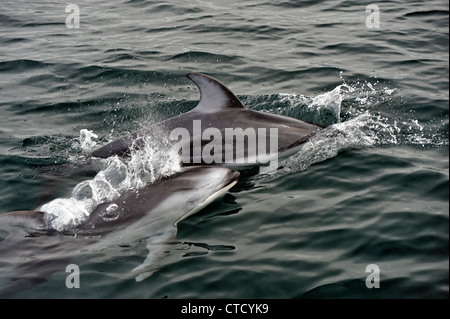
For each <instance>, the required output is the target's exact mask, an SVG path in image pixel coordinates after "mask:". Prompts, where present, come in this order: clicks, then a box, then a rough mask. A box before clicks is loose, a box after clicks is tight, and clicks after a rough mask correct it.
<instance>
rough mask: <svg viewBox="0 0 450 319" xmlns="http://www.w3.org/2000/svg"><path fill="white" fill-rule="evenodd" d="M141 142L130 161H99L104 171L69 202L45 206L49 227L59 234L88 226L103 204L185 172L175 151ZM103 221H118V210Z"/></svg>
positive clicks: (61, 200)
mask: <svg viewBox="0 0 450 319" xmlns="http://www.w3.org/2000/svg"><path fill="white" fill-rule="evenodd" d="M91 133H92V132H91ZM92 134H93V133H92ZM93 135H95V134H93ZM141 142H143V144H142V145H143V146H142V145H141V147H139V148H136V149H134V150H132V154H131V157H130V158H129V159H123V158H119V157H117V156H113V157H109V158H107V159H101V160H99V161H100V164H102V166H103V169H101V170H100V171H99V172H98V173H97V175H96V176H95V177H94V178H93V179H91V180H86V181H83V182H81V183H79V184H78V185H76V186H75V187H74V189H73V191H72V194H71V196H70V197H69V198H57V199H55V200H53V201H51V202H49V203H47V204H44V205H43V206H42V207H41V208H40V211H43V212H44V213H45V214H44V220H45V223H46V225H47V227H48V228H49V229H54V230H56V231H65V230H69V229H73V228H74V227H76V226H79V225H81V224H83V223H84V222H86V221H87V219H88V218H89V215H90V213H91V212H92V211H93V210H94V209H95V208H96V207H97V206H98V205H99V204H102V203H105V202H109V201H113V200H114V199H116V198H118V197H120V196H121V195H122V194H123V193H124V192H126V191H128V190H131V189H139V188H142V187H144V186H146V185H148V184H150V183H153V182H155V181H156V180H158V179H160V178H162V177H165V176H170V175H172V174H174V173H176V172H178V171H179V170H180V169H181V166H180V163H181V162H180V157H179V155H178V153H176V152H174V151H172V148H170V147H165V146H164V145H163V144H161V143H158V144H156V143H152V142H151V141H150V139H148V140H147V139H146V138H143V139H142V140H141ZM102 217H104V218H106V219H113V218H115V217H116V216H115V215H114V207H111V209H110V215H108V216H102Z"/></svg>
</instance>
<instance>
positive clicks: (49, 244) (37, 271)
mask: <svg viewBox="0 0 450 319" xmlns="http://www.w3.org/2000/svg"><path fill="white" fill-rule="evenodd" d="M238 178H239V173H238V172H236V171H233V170H230V169H228V168H226V167H214V166H206V167H205V166H192V167H185V168H183V169H182V170H181V171H180V172H179V173H177V174H175V175H173V176H171V177H168V178H164V179H161V180H158V181H156V182H155V183H153V184H150V185H148V186H146V187H144V188H141V189H137V190H130V191H128V192H126V193H124V194H123V195H122V196H120V197H119V198H117V199H115V200H114V201H111V202H106V203H102V204H99V205H98V206H97V207H96V208H95V209H94V210H93V212H92V213H91V214H90V215H89V219H88V220H87V221H86V222H85V223H83V224H81V225H79V226H77V227H75V228H73V229H65V230H64V231H62V232H60V231H55V230H54V229H52V227H49V221H48V220H47V219H46V214H45V213H44V212H40V211H20V212H11V213H3V214H0V296H1V295H8V294H10V293H12V292H15V291H17V290H22V289H25V288H28V287H30V286H33V285H34V284H36V283H40V282H42V281H45V278H46V277H48V276H50V275H51V274H54V273H58V272H59V273H61V272H62V273H64V272H65V269H66V266H67V265H68V264H70V263H71V262H73V259H74V258H76V257H77V256H79V255H80V254H82V253H83V254H86V253H89V252H90V251H91V252H96V251H102V250H104V249H107V248H108V247H115V248H118V247H121V246H122V245H124V244H125V245H128V244H130V243H132V242H137V241H139V240H142V239H147V248H148V250H149V253H148V256H147V258H146V259H145V261H144V262H143V264H142V265H140V266H138V267H136V268H135V269H134V270H133V271H132V275H133V277H135V278H136V280H138V281H140V280H143V279H145V278H147V277H148V276H150V275H151V274H152V273H153V272H155V271H156V270H157V269H158V262H159V261H161V260H162V258H163V257H164V255H167V254H164V252H165V251H167V250H168V249H167V248H168V247H167V245H169V244H170V242H173V241H174V239H175V236H176V234H177V223H178V222H179V221H181V220H183V219H185V218H186V217H188V216H190V215H192V214H194V213H196V212H198V211H199V210H201V209H202V208H203V207H205V206H206V205H208V204H209V203H211V202H212V201H213V200H215V199H217V198H218V197H220V196H222V195H223V194H224V193H225V192H227V191H228V190H229V189H230V188H231V187H232V186H233V185H235V184H236V183H237V180H238ZM62 285H64V283H62Z"/></svg>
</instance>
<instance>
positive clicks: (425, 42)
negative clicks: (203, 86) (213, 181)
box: [0, 0, 449, 298]
mask: <svg viewBox="0 0 450 319" xmlns="http://www.w3.org/2000/svg"><path fill="white" fill-rule="evenodd" d="M367 4H369V2H367V3H360V2H356V1H326V2H316V1H294V0H291V1H279V2H275V3H273V2H264V1H260V0H254V1H246V2H242V1H229V2H226V3H225V2H224V3H219V2H206V1H190V2H186V1H170V2H167V3H161V2H153V1H117V2H114V3H112V2H111V1H96V2H89V1H77V5H78V6H79V9H80V28H78V29H75V28H74V29H70V28H67V26H66V18H67V16H68V15H69V13H66V12H65V9H66V6H67V3H61V2H56V1H40V2H39V3H31V2H28V1H15V2H12V3H7V4H2V12H1V13H0V43H1V48H2V49H1V50H0V108H1V111H2V113H1V114H2V115H1V116H0V186H1V187H0V189H1V191H0V212H1V213H3V212H8V211H14V210H31V209H34V208H35V207H36V204H37V202H38V200H39V197H40V191H41V179H40V173H39V170H37V169H36V168H37V167H39V166H42V165H50V164H60V163H66V162H72V163H73V162H79V161H83V158H84V156H85V154H86V151H88V150H90V149H91V148H95V147H98V146H101V145H104V144H106V143H107V142H109V141H112V140H114V139H116V138H118V137H120V136H123V135H125V134H127V133H129V132H132V131H134V130H136V129H139V128H141V127H145V126H147V125H149V124H150V123H156V122H158V121H161V120H163V119H166V118H170V117H172V116H175V115H178V114H180V113H182V112H185V111H188V110H189V109H191V108H193V107H194V106H195V105H196V103H197V101H198V98H199V93H198V90H197V88H196V87H195V85H194V84H193V83H192V82H190V81H189V80H188V79H187V78H186V77H185V74H186V73H189V72H193V71H194V72H203V73H207V74H209V75H212V76H214V77H216V78H218V79H219V80H220V81H222V82H223V83H225V84H226V85H227V86H228V87H229V88H230V89H231V90H232V91H233V92H234V93H236V94H237V95H238V96H239V98H240V99H241V100H242V101H243V102H244V104H246V105H247V106H248V107H249V108H252V109H255V110H260V111H264V112H270V113H276V114H283V115H287V116H291V117H294V118H298V119H302V120H306V121H311V122H316V123H320V124H323V125H330V127H329V130H327V132H332V133H328V134H323V135H320V136H318V137H317V138H315V139H314V140H312V141H310V142H309V143H307V144H306V145H305V148H303V150H302V151H301V152H300V153H298V154H295V155H293V156H292V157H290V158H288V159H287V160H286V161H285V162H283V167H282V169H280V170H279V171H278V172H276V173H275V174H269V175H258V176H244V177H243V178H242V179H241V181H240V182H239V184H238V185H237V186H235V187H234V188H233V189H232V190H231V191H230V192H229V193H228V194H227V195H225V197H224V198H223V199H221V200H218V201H215V202H214V203H213V204H211V205H210V206H208V207H207V208H205V209H204V210H202V211H201V212H200V213H198V214H197V215H194V216H191V217H190V218H188V219H186V220H184V221H182V222H181V223H180V224H179V225H178V236H177V242H176V244H175V246H174V247H173V249H172V250H171V251H170V258H169V259H168V260H167V261H166V262H165V263H164V265H163V267H162V268H161V269H160V270H159V271H158V272H157V273H155V274H154V275H153V276H152V277H150V278H148V279H146V280H144V281H143V282H140V283H137V282H136V281H135V280H134V279H133V278H129V276H126V274H127V273H129V271H130V270H131V269H133V268H134V267H136V266H137V265H139V264H140V263H141V262H142V260H143V259H144V258H145V257H146V249H145V239H143V240H142V241H139V242H132V243H129V244H128V245H125V246H123V245H122V246H119V247H109V248H108V249H104V250H100V251H96V252H94V253H92V252H84V251H83V252H80V253H79V254H75V253H74V251H70V252H67V251H64V250H63V249H61V250H62V251H61V255H64V256H65V255H72V254H75V255H77V259H76V260H75V261H76V263H77V264H78V265H79V266H80V272H81V288H80V289H68V288H66V285H65V279H66V277H67V273H66V272H65V269H64V268H62V269H61V270H60V271H56V270H55V272H54V273H53V274H52V275H49V277H48V280H47V281H45V282H42V283H39V284H37V285H35V286H33V287H31V288H29V289H27V290H24V291H19V292H16V293H14V294H11V295H7V297H26V298H48V297H58V298H60V297H88V298H89V297H90V298H94V297H101V298H103V297H106V298H110V297H127V298H143V297H144V298H165V297H166V298H189V297H192V298H222V297H228V298H305V297H306V298H308V297H312V298H432V297H447V298H448V290H449V289H448V278H449V276H448V267H449V263H448V260H449V259H448V239H449V238H448V233H449V227H448V216H449V204H448V199H449V197H448V195H449V188H448V180H449V179H448V169H449V167H448V151H449V149H448V145H449V143H448V141H449V135H448V116H449V104H448V88H449V87H448V61H449V56H448V52H449V46H448V27H449V23H448V9H449V4H448V1H426V2H424V1H413V2H411V1H400V2H382V3H379V4H378V5H379V9H380V27H379V28H373V29H370V28H367V27H366V18H367V16H368V15H369V13H366V6H367ZM333 110H340V112H339V114H336V113H334V111H333ZM338 118H339V120H337V119H338ZM86 130H88V131H90V132H92V134H95V135H97V136H98V138H94V136H93V135H89V136H90V137H92V138H91V139H89V136H88V137H86V135H84V136H83V137H82V138H81V139H80V131H81V132H84V133H86V132H87V131H86ZM83 142H84V143H83ZM94 142H95V143H96V145H95V146H94V145H93V144H92V143H94ZM86 143H87V144H86ZM93 178H94V176H88V177H86V176H80V177H79V178H75V179H67V180H66V181H65V183H64V184H63V186H62V187H60V188H59V189H58V191H57V193H56V194H55V197H60V198H62V197H70V194H71V193H72V191H73V190H74V188H75V186H76V185H77V184H79V183H81V182H83V181H86V180H90V179H93ZM2 236H3V235H2V233H0V238H4V236H3V237H2ZM0 245H1V243H0ZM34 248H35V247H34V246H32V245H31V246H30V247H26V248H22V249H21V250H18V251H19V252H23V251H26V250H27V249H28V250H30V251H32V250H33V249H34ZM70 249H75V250H76V249H79V248H73V247H71V248H70ZM2 262H4V261H2ZM369 264H376V265H378V267H379V269H380V288H378V289H377V288H373V289H368V288H367V287H366V278H367V276H368V275H369V273H367V272H366V267H367V266H368V265H369ZM8 271H10V270H9V268H8V267H5V268H4V269H0V273H1V277H7V276H11V273H8ZM2 283H3V281H0V285H1V284H2ZM1 288H2V287H1V286H0V289H1Z"/></svg>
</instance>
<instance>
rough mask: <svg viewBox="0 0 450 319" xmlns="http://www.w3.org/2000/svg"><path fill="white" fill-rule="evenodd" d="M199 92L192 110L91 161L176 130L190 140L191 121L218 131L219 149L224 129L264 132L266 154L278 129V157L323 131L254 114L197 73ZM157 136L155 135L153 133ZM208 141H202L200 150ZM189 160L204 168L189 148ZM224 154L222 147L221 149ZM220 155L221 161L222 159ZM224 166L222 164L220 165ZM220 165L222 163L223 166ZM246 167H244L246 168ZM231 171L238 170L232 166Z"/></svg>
mask: <svg viewBox="0 0 450 319" xmlns="http://www.w3.org/2000/svg"><path fill="white" fill-rule="evenodd" d="M187 77H188V78H189V79H191V80H192V81H193V82H194V83H195V84H196V85H197V86H198V88H199V90H200V94H201V96H200V102H199V103H198V105H197V107H195V108H194V109H193V110H191V111H189V112H187V113H184V114H181V115H178V116H176V117H173V118H170V119H168V120H166V121H163V122H160V123H156V124H154V125H152V126H150V127H149V128H147V129H144V130H141V131H138V132H134V133H132V134H130V135H128V136H125V137H123V138H120V139H118V140H116V141H114V142H111V143H109V144H107V145H105V146H103V147H101V148H100V149H98V150H96V151H94V152H93V153H92V156H93V157H100V158H107V157H109V156H113V155H119V156H124V155H127V154H129V152H130V148H131V147H132V145H133V143H135V144H134V146H138V147H139V143H137V144H136V141H139V139H140V138H141V137H144V136H151V137H152V138H155V139H161V138H166V139H169V136H170V133H171V132H172V131H173V130H174V129H176V128H180V127H182V128H186V129H187V130H188V131H189V133H190V137H191V141H192V140H193V121H194V120H201V131H202V132H203V131H204V130H205V129H206V128H208V127H213V128H217V129H219V130H220V132H221V133H222V138H223V139H222V145H225V128H242V129H243V130H245V129H247V128H253V129H254V130H255V131H258V128H265V129H266V132H267V134H266V146H267V147H266V151H268V148H269V145H270V140H269V131H270V129H271V128H277V129H278V153H279V154H280V155H281V154H282V153H289V151H290V150H293V149H295V148H297V147H298V146H300V145H301V144H303V143H305V142H306V141H307V140H308V139H309V138H310V137H312V136H313V135H314V134H316V133H317V132H318V131H320V130H322V129H323V127H321V126H318V125H315V124H310V123H306V122H303V121H300V120H297V119H294V118H290V117H286V116H281V115H275V114H269V113H264V112H259V111H253V110H250V109H248V108H246V107H245V106H244V105H243V104H242V102H241V101H240V100H239V99H238V98H237V97H236V96H235V95H234V94H233V93H232V92H231V91H230V90H229V89H228V88H227V87H225V86H224V85H223V84H222V83H220V82H219V81H218V80H216V79H214V78H212V77H210V76H207V75H204V74H200V73H190V74H188V75H187ZM155 132H156V133H155ZM208 142H209V141H203V142H202V146H204V145H205V144H207V143H208ZM189 147H190V149H191V151H190V155H191V156H190V160H189V161H188V162H187V163H186V161H184V162H183V164H184V165H191V164H196V163H197V164H200V163H201V164H205V162H204V161H203V159H201V158H195V156H194V154H195V153H196V152H195V151H194V148H195V145H193V143H191V144H190V146H189ZM245 147H246V150H245V156H247V153H248V152H247V151H248V149H247V148H250V147H253V148H254V147H256V146H255V145H249V144H248V143H246V144H245ZM222 152H223V153H224V152H225V147H222ZM224 156H225V155H224V154H222V158H224ZM223 162H224V161H223ZM223 162H222V163H223ZM246 166H247V165H246ZM233 168H235V169H239V167H237V166H234V165H233Z"/></svg>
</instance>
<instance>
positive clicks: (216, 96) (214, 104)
mask: <svg viewBox="0 0 450 319" xmlns="http://www.w3.org/2000/svg"><path fill="white" fill-rule="evenodd" d="M187 77H188V78H189V79H190V80H192V82H194V83H195V84H196V85H197V86H198V89H199V90H200V101H199V102H198V105H197V107H196V108H195V110H197V111H201V112H207V113H209V112H211V113H212V112H217V111H220V110H224V109H226V108H243V107H244V105H243V104H242V102H241V101H239V99H238V98H237V97H236V96H235V95H234V94H233V93H232V92H231V91H230V90H229V89H228V88H227V87H226V86H225V85H223V84H222V83H220V82H219V81H218V80H216V79H215V78H213V77H211V76H208V75H205V74H201V73H189V74H188V75H187Z"/></svg>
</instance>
